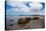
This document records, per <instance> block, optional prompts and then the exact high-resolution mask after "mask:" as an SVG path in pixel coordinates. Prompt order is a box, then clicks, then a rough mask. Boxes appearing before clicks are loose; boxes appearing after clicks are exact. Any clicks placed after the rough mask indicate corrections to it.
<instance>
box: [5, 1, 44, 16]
mask: <svg viewBox="0 0 46 31" xmlns="http://www.w3.org/2000/svg"><path fill="white" fill-rule="evenodd" d="M44 6H45V5H44V4H43V2H42V4H41V3H39V2H38V3H36V2H34V3H33V2H20V1H19V2H15V1H7V3H6V15H11V16H19V15H44V14H45V10H44V9H45V7H44Z"/></svg>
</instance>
